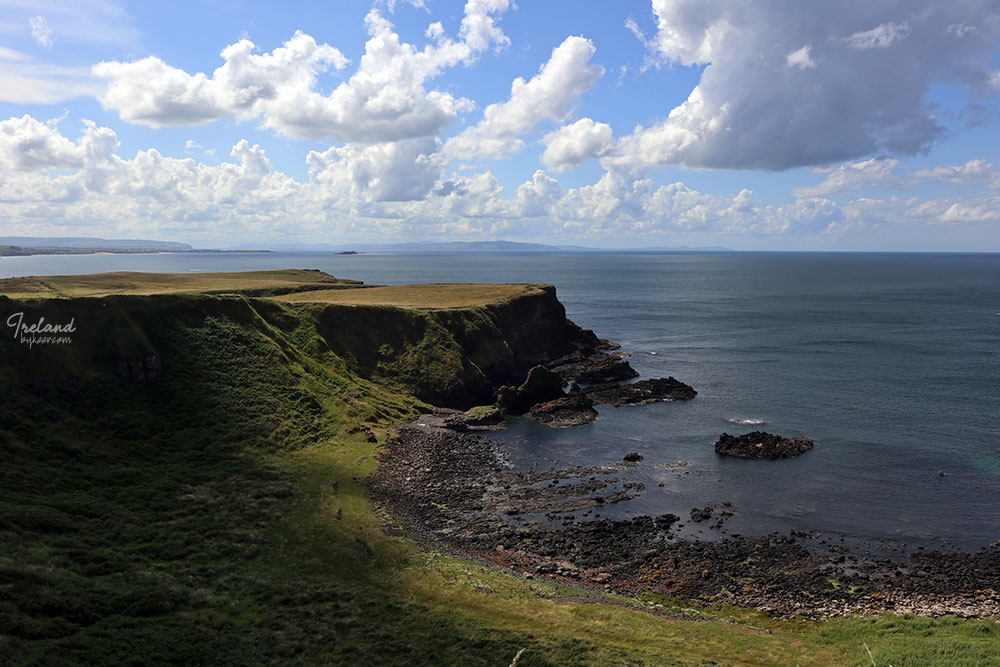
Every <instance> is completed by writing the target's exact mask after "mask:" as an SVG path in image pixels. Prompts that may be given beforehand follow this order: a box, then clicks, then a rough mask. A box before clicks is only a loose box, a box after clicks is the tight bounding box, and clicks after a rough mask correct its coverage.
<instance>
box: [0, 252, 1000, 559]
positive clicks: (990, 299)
mask: <svg viewBox="0 0 1000 667" xmlns="http://www.w3.org/2000/svg"><path fill="white" fill-rule="evenodd" d="M263 268H318V269H322V270H324V271H327V272H329V273H332V274H334V275H336V276H340V277H345V278H356V279H361V280H364V281H366V282H369V283H382V284H399V283H411V282H442V281H472V282H546V283H553V284H555V285H556V286H557V289H558V293H559V297H560V299H561V301H562V302H563V303H564V304H565V305H566V309H567V312H568V314H569V316H570V318H571V319H573V320H574V321H576V322H577V323H578V324H580V325H582V326H584V327H586V328H591V329H594V330H595V331H596V332H597V333H598V335H600V336H602V337H605V338H610V339H612V340H615V341H618V342H620V343H622V345H623V346H624V347H623V351H625V352H630V353H631V354H632V358H631V363H632V365H633V366H635V368H636V369H637V370H638V371H639V372H640V373H641V374H642V376H643V377H658V376H666V375H673V376H675V377H677V378H679V379H681V380H683V381H685V382H687V383H689V384H691V385H692V386H694V387H695V389H697V390H698V392H699V394H698V397H697V398H696V399H694V400H693V401H689V402H677V403H663V404H656V405H650V406H643V407H624V408H617V409H614V408H607V407H605V408H601V410H600V419H598V421H597V422H595V423H593V424H591V425H588V426H583V427H578V428H574V429H565V430H555V429H550V428H548V427H545V426H540V425H537V424H532V423H530V422H526V421H524V422H516V423H514V424H513V425H512V426H511V428H510V429H509V430H508V431H507V432H506V433H505V434H503V436H502V437H503V438H505V439H506V441H507V442H508V443H509V445H510V449H511V457H512V460H513V461H514V462H515V463H516V464H517V465H521V466H536V467H549V466H552V465H558V466H560V467H561V466H565V465H570V464H577V463H580V464H602V463H613V462H615V461H617V460H619V459H620V458H621V457H622V455H623V454H625V453H626V452H630V451H637V452H640V453H641V454H643V456H644V457H645V458H644V460H643V461H642V462H641V463H640V464H639V465H638V467H637V470H636V474H637V475H638V476H639V478H640V479H641V480H642V481H644V482H645V484H646V489H645V491H644V492H643V494H642V496H641V497H640V498H639V499H637V500H635V501H631V502H629V503H626V504H623V505H622V506H621V507H620V508H618V509H617V510H614V511H616V512H617V513H619V514H623V515H629V514H638V513H656V514H659V513H663V512H674V513H677V514H679V515H681V516H686V515H687V513H688V512H689V511H690V509H691V508H692V507H700V506H704V505H708V504H716V503H719V502H721V501H723V500H727V501H731V502H732V504H733V505H732V509H733V510H734V512H735V516H733V517H732V519H730V520H729V521H728V523H727V524H726V528H727V530H728V531H730V532H733V533H741V534H744V535H756V534H765V533H769V532H772V531H779V532H783V533H786V532H787V531H789V530H792V529H795V530H812V531H818V532H821V533H824V534H829V535H845V536H847V539H848V540H849V541H852V540H864V541H875V542H877V541H879V540H889V541H890V542H891V543H892V544H896V545H902V544H904V543H905V544H907V545H908V547H909V548H914V547H917V546H925V547H928V548H931V547H941V546H945V547H947V548H957V549H975V548H978V547H980V546H982V545H985V544H988V543H990V542H993V541H995V540H998V539H1000V255H934V254H930V255H928V254H919V255H917V254H913V255H911V254H823V253H688V254H683V253H673V254H671V253H596V254H595V253H581V254H542V255H539V254H521V255H516V254H505V255H400V254H392V255H378V254H367V255H355V256H343V255H330V254H325V253H324V254H279V253H275V254H224V255H184V254H181V255H89V256H72V257H66V256H63V257H24V258H4V259H3V260H0V276H4V277H6V276H11V275H46V274H58V273H92V272H101V271H110V270H138V271H228V270H232V271H237V270H246V269H263ZM738 420H754V421H761V422H763V424H762V425H755V424H738V423H734V421H738ZM757 428H761V429H764V430H768V431H771V432H774V433H779V434H782V435H786V436H792V435H804V436H808V437H810V438H813V439H814V440H815V441H816V442H817V446H816V448H815V449H814V450H813V451H811V452H809V453H807V454H805V455H803V456H801V457H799V458H797V459H792V460H787V461H776V462H767V461H743V460H737V459H731V458H726V457H719V456H717V455H716V454H715V453H714V451H713V448H712V443H713V442H714V441H715V439H717V437H718V435H719V434H720V433H722V432H723V431H728V432H729V433H743V432H746V431H750V430H754V429H757ZM682 461H684V462H687V465H683V466H678V467H673V468H663V467H658V466H663V465H664V464H666V465H671V464H677V463H679V462H682ZM939 472H944V473H945V475H944V476H941V475H939V474H938V473H939ZM660 484H662V486H660ZM692 529H693V530H697V528H692ZM704 531H705V533H706V536H710V535H708V533H710V532H714V531H709V530H708V529H704Z"/></svg>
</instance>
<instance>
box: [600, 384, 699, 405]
mask: <svg viewBox="0 0 1000 667" xmlns="http://www.w3.org/2000/svg"><path fill="white" fill-rule="evenodd" d="M581 392H582V393H583V395H585V396H586V397H587V398H589V399H590V400H592V401H593V402H594V403H595V404H597V405H611V406H614V407H620V406H622V405H643V404H646V403H656V402H658V401H681V400H688V399H692V398H694V397H695V396H697V395H698V392H696V391H695V390H694V389H693V388H692V387H691V386H690V385H687V384H684V383H683V382H681V381H680V380H676V379H674V378H672V377H668V378H655V379H651V380H639V381H638V382H634V383H632V384H614V385H604V386H600V387H587V388H586V389H582V390H581Z"/></svg>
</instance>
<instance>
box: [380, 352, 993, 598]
mask: <svg viewBox="0 0 1000 667" xmlns="http://www.w3.org/2000/svg"><path fill="white" fill-rule="evenodd" d="M602 342H603V343H604V344H605V347H604V349H615V348H616V346H615V344H611V343H608V342H607V341H602ZM600 356H602V357H605V360H604V361H602V360H601V359H599V358H598V357H597V356H594V355H592V356H590V357H589V358H588V360H587V361H584V362H583V363H582V364H579V366H581V367H583V368H586V369H591V368H594V367H601V366H602V365H603V364H604V363H605V362H606V361H607V360H611V359H615V357H614V356H613V355H609V354H605V353H600ZM561 361H564V360H550V361H549V364H548V365H549V366H550V367H552V366H558V364H559V363H560V362H561ZM616 363H619V364H622V363H623V362H621V361H620V360H619V361H617V362H616ZM624 365H625V366H627V362H624ZM575 370H577V371H578V370H580V369H579V368H576V369H575ZM629 370H631V369H629ZM671 380H673V378H671ZM530 383H531V375H529V379H528V380H526V382H525V384H524V385H522V387H521V390H524V388H525V387H527V386H528V385H529V384H530ZM604 386H608V387H617V388H619V389H620V388H621V386H619V385H614V384H608V385H597V388H598V389H600V388H602V387H604ZM624 386H626V387H627V386H629V385H624ZM688 389H690V388H688ZM504 391H507V390H506V389H501V390H500V395H501V396H504V395H505V394H504ZM587 391H593V389H590V390H587ZM694 393H695V392H691V395H692V396H693V394H694ZM581 395H583V394H581V393H578V394H575V396H581ZM573 396H574V394H573V393H572V392H571V393H570V394H569V395H568V396H567V398H566V399H557V400H556V401H552V402H547V403H539V405H541V406H545V405H551V404H553V403H559V402H561V401H566V400H571V399H570V398H569V397H573ZM689 397H690V396H689ZM544 400H548V399H544ZM664 400H670V399H669V398H668V399H664ZM534 409H537V406H536V408H534ZM534 409H533V411H534ZM532 415H533V416H535V415H534V412H532ZM456 422H457V425H456ZM567 423H568V424H570V427H572V426H571V425H572V424H575V423H585V420H584V421H575V422H574V421H572V420H570V421H569V422H567ZM493 424H494V425H492V426H485V427H475V426H473V427H472V430H471V431H470V430H468V429H467V427H466V426H465V424H464V423H463V421H462V415H461V413H457V412H456V411H454V410H447V409H435V410H434V412H433V413H430V414H426V415H423V416H422V417H420V418H418V419H416V420H414V421H411V422H407V423H405V424H402V425H399V426H397V427H395V429H394V431H393V436H392V437H391V438H390V439H389V440H388V441H387V443H386V444H385V445H384V447H383V450H382V452H381V454H380V457H379V465H378V468H377V470H376V472H375V474H374V475H373V476H372V478H371V479H370V480H369V481H368V486H369V489H370V491H371V493H372V496H373V498H374V499H375V501H376V502H377V503H378V504H379V505H380V506H381V507H383V508H384V509H386V510H387V511H389V512H391V513H393V514H395V515H396V516H399V517H401V518H402V519H403V521H404V525H405V528H406V530H408V531H409V532H410V533H411V534H412V535H413V536H414V537H416V538H417V539H418V540H420V541H423V542H425V543H428V544H431V545H435V546H438V547H444V548H446V549H448V550H450V551H453V552H455V553H458V554H462V555H464V556H466V557H470V558H474V559H476V560H479V561H481V562H485V563H490V564H492V565H494V566H497V567H500V568H504V569H506V570H508V571H511V572H513V573H515V574H517V575H519V576H522V577H525V578H527V579H535V578H543V579H549V580H553V581H558V582H561V583H567V584H575V585H579V586H583V587H585V588H590V589H597V590H600V591H604V592H608V593H617V594H624V595H637V594H640V593H654V594H659V595H664V596H669V597H671V598H680V599H685V600H690V601H693V602H697V603H701V604H718V603H723V604H735V605H737V606H740V607H744V608H747V609H756V610H760V611H765V612H768V613H771V614H774V615H776V616H778V617H781V618H794V617H800V616H801V617H808V618H827V617H837V616H850V615H873V614H881V613H885V612H892V613H912V614H917V615H923V616H933V617H936V616H942V615H952V616H957V617H963V618H983V617H992V616H1000V596H998V594H997V592H998V591H1000V543H993V544H991V545H989V546H983V547H982V548H981V549H980V550H979V551H978V552H974V553H967V552H962V551H938V550H931V551H925V550H924V549H923V547H921V548H920V550H916V551H902V550H901V551H898V552H897V553H894V554H892V555H891V556H890V555H888V554H887V552H886V549H884V548H882V547H881V545H875V547H876V548H875V550H874V552H873V551H872V550H871V548H870V547H871V546H872V545H868V546H869V548H866V549H862V548H861V547H862V546H863V544H862V545H858V544H854V545H851V546H848V545H845V544H843V543H844V536H840V540H839V542H840V543H838V542H837V540H836V539H832V540H830V541H829V542H828V541H827V540H821V541H819V540H817V539H816V538H817V535H816V534H815V533H810V532H802V531H795V530H791V531H789V533H788V534H787V535H782V534H779V533H771V534H770V535H766V536H759V537H744V536H741V535H737V534H728V535H725V536H724V537H722V538H721V539H716V540H699V539H697V538H696V537H695V538H692V537H690V536H689V535H687V534H683V531H680V530H679V529H680V528H681V527H682V526H684V525H685V524H688V525H695V524H698V525H703V526H704V527H706V528H710V529H719V528H721V527H722V525H723V524H724V522H725V521H726V519H727V518H728V517H729V516H732V515H733V511H732V509H730V507H731V503H729V502H728V501H725V500H723V499H721V498H720V499H717V500H716V502H715V503H713V504H712V505H709V506H706V507H703V508H697V507H694V508H691V512H690V516H685V517H679V516H677V515H675V514H665V515H661V516H657V517H653V516H645V515H643V516H637V517H633V518H631V519H613V518H608V517H604V518H601V514H600V510H601V509H602V508H605V507H610V506H612V505H613V504H615V503H620V502H627V501H628V500H630V499H633V498H636V497H638V496H639V495H640V494H641V493H642V491H643V486H644V485H643V483H642V482H638V481H635V480H630V479H629V470H630V468H631V463H630V461H632V462H634V459H630V456H635V455H630V456H626V457H625V458H624V460H618V461H615V460H603V461H591V462H589V464H588V465H577V466H574V467H571V468H563V469H556V468H553V469H550V470H547V471H537V472H536V471H534V470H532V471H523V470H516V469H514V467H513V466H512V465H511V464H510V463H509V462H508V461H507V460H506V454H505V450H504V444H503V443H502V442H500V441H497V440H491V439H490V438H489V433H488V432H489V431H491V430H496V429H499V428H504V426H503V425H502V424H500V425H496V422H493ZM810 447H811V444H810ZM639 458H640V459H641V457H639ZM733 509H735V508H733Z"/></svg>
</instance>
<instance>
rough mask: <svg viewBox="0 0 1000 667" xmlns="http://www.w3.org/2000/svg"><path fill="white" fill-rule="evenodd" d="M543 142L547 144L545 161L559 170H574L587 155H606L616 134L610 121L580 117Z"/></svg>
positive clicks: (543, 154)
mask: <svg viewBox="0 0 1000 667" xmlns="http://www.w3.org/2000/svg"><path fill="white" fill-rule="evenodd" d="M542 143H543V144H545V151H544V152H543V153H542V156H541V161H542V164H544V165H546V166H547V167H550V168H551V169H552V170H553V171H554V172H556V173H560V172H563V171H568V170H569V169H572V168H573V167H575V166H577V165H578V164H580V163H581V162H582V161H583V160H585V159H586V158H589V157H600V156H601V155H604V153H605V152H607V151H608V149H610V148H611V146H612V144H613V137H612V131H611V126H610V125H608V124H607V123H597V122H594V120H592V119H590V118H581V119H580V120H578V121H576V122H575V123H571V124H569V125H563V126H562V127H560V128H559V129H558V130H555V131H553V132H550V133H548V134H546V135H545V136H544V137H543V138H542Z"/></svg>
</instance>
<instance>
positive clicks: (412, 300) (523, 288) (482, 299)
mask: <svg viewBox="0 0 1000 667" xmlns="http://www.w3.org/2000/svg"><path fill="white" fill-rule="evenodd" d="M538 291H539V288H538V286H536V285H517V284H506V285H472V284H428V285H396V286H380V287H370V288H368V289H366V290H337V291H331V290H320V291H308V292H296V293H294V294H285V295H282V296H280V297H279V298H280V299H282V300H283V301H291V302H303V301H311V302H319V303H339V304H348V305H373V306H396V307H398V308H415V309H436V308H468V307H471V306H481V305H484V304H488V303H495V302H498V301H506V300H508V299H512V298H514V297H517V296H521V295H524V294H530V293H533V292H538Z"/></svg>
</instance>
